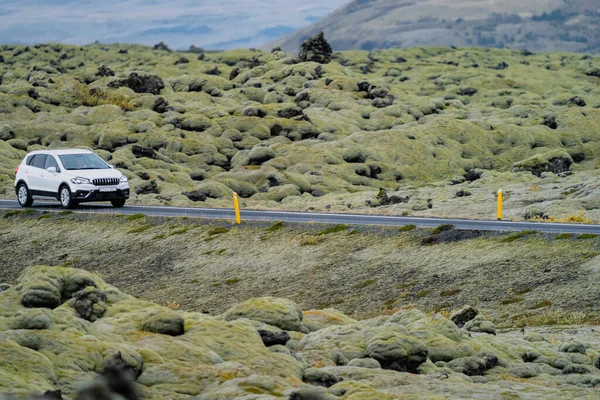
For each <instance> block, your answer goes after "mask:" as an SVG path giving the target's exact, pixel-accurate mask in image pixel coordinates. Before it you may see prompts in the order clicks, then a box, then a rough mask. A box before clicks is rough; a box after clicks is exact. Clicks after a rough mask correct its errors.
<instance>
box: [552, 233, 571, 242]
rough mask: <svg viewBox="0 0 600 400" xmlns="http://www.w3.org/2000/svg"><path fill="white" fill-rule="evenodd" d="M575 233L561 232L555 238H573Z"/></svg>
mask: <svg viewBox="0 0 600 400" xmlns="http://www.w3.org/2000/svg"><path fill="white" fill-rule="evenodd" d="M573 237H574V235H573V234H572V233H561V234H560V235H557V236H556V237H555V238H554V240H565V239H573Z"/></svg>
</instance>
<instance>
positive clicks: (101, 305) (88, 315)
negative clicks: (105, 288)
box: [71, 286, 108, 322]
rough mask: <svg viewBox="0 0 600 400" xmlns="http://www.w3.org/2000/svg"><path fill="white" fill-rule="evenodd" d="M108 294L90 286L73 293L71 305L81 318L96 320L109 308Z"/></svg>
mask: <svg viewBox="0 0 600 400" xmlns="http://www.w3.org/2000/svg"><path fill="white" fill-rule="evenodd" d="M107 301H108V300H107V298H106V294H105V293H103V292H101V291H100V290H98V289H96V288H95V287H93V286H89V287H87V288H85V289H83V290H80V291H79V292H77V293H75V294H74V295H73V301H72V303H71V307H73V309H74V310H75V312H76V313H77V315H78V316H79V318H83V319H85V320H86V321H90V322H94V321H96V320H98V319H100V318H102V317H103V316H104V313H105V312H106V311H107V310H108V305H107V304H106V303H107Z"/></svg>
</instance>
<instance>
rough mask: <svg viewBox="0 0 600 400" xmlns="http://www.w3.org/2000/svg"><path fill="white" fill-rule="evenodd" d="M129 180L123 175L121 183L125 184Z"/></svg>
mask: <svg viewBox="0 0 600 400" xmlns="http://www.w3.org/2000/svg"><path fill="white" fill-rule="evenodd" d="M128 180H129V179H127V177H126V176H125V175H122V176H121V179H120V182H121V183H124V182H127V181H128Z"/></svg>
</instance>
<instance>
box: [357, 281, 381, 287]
mask: <svg viewBox="0 0 600 400" xmlns="http://www.w3.org/2000/svg"><path fill="white" fill-rule="evenodd" d="M376 282H377V279H367V280H366V281H362V282H361V283H359V284H358V285H356V287H357V288H366V287H367V286H371V285H373V284H374V283H376Z"/></svg>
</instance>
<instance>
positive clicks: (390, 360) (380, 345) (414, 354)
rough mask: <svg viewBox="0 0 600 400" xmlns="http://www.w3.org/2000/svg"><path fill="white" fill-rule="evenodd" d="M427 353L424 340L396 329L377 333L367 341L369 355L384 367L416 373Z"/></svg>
mask: <svg viewBox="0 0 600 400" xmlns="http://www.w3.org/2000/svg"><path fill="white" fill-rule="evenodd" d="M427 354H428V352H427V347H426V346H425V345H424V344H423V343H422V342H420V341H419V340H417V339H415V338H413V337H410V336H406V335H402V334H400V333H397V332H394V331H390V332H385V333H380V334H378V335H375V336H373V337H372V338H371V339H370V340H369V341H368V342H367V355H368V356H369V357H370V358H374V359H375V360H377V361H378V362H379V363H380V364H381V367H382V368H384V369H391V370H394V371H399V372H412V373H416V371H417V369H418V368H419V366H420V365H421V364H423V363H424V362H425V361H426V360H427Z"/></svg>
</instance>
